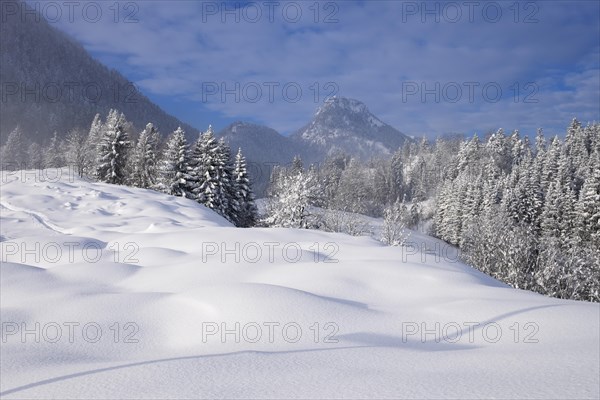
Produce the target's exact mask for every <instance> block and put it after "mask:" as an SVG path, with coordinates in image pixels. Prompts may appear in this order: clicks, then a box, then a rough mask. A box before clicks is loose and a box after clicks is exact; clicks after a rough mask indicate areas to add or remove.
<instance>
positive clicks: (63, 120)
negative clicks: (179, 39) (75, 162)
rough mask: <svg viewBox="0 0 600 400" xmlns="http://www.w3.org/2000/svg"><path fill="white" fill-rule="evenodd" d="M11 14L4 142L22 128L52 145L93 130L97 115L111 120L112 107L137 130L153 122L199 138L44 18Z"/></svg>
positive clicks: (0, 69)
mask: <svg viewBox="0 0 600 400" xmlns="http://www.w3.org/2000/svg"><path fill="white" fill-rule="evenodd" d="M18 6H19V7H25V5H24V4H22V3H19V4H18ZM7 9H8V8H7V7H2V10H3V13H6V15H2V24H1V25H0V36H1V37H2V42H1V43H2V44H1V51H0V83H1V88H2V102H1V104H0V107H1V114H2V118H1V119H0V142H1V143H4V142H5V141H6V138H7V136H8V134H9V133H10V132H11V131H12V130H13V129H14V128H15V127H16V126H17V125H19V126H20V127H21V129H22V131H23V133H24V135H25V136H27V137H28V138H29V139H33V140H35V141H37V142H40V143H46V142H48V141H49V139H50V138H51V136H52V134H53V132H54V131H57V132H58V135H59V136H64V135H66V133H67V131H68V130H69V129H71V128H73V127H83V128H86V129H88V128H89V125H90V121H92V119H93V118H94V115H95V114H96V113H100V114H102V115H106V114H107V113H108V111H109V110H110V109H111V108H118V109H119V110H121V111H122V112H123V113H124V114H125V115H127V117H128V119H129V121H130V122H132V123H133V124H134V126H135V127H136V129H137V130H141V129H143V128H144V126H145V125H146V123H148V122H149V121H152V122H153V123H154V124H155V126H156V127H157V128H158V129H159V130H160V132H162V133H163V135H166V134H168V133H170V132H172V131H173V130H174V129H176V128H177V126H179V125H181V126H182V128H184V129H185V131H186V133H187V134H188V135H189V137H193V138H196V137H197V136H198V131H197V130H195V129H193V128H192V127H190V126H189V125H186V124H183V123H182V122H181V121H179V120H177V119H176V118H175V117H173V116H171V115H168V114H167V113H165V112H164V111H163V110H161V109H160V108H159V107H158V106H157V105H156V104H154V103H152V102H151V101H150V100H149V99H148V98H147V97H145V96H143V95H142V94H141V93H139V92H138V91H137V90H136V89H135V87H134V86H133V84H132V83H131V82H129V81H128V80H127V79H126V78H125V77H124V76H123V75H121V74H120V73H118V72H117V71H114V70H110V69H108V68H107V67H105V66H104V65H102V64H101V63H99V62H98V61H96V60H95V59H94V58H92V57H91V56H90V55H89V54H88V53H87V52H86V50H85V49H84V48H83V47H82V46H81V45H80V44H78V43H77V42H76V41H75V40H73V39H71V38H70V37H68V35H66V34H65V33H63V32H61V31H59V30H58V29H56V28H54V27H53V26H51V25H50V24H49V23H48V22H47V21H45V20H44V19H43V18H42V17H40V18H35V17H32V16H28V17H27V18H21V15H20V14H19V13H17V14H9V13H8V12H6V10H7ZM67 60H68V61H67Z"/></svg>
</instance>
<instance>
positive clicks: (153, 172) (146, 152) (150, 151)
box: [130, 123, 159, 188]
mask: <svg viewBox="0 0 600 400" xmlns="http://www.w3.org/2000/svg"><path fill="white" fill-rule="evenodd" d="M158 141H159V134H158V132H157V131H156V129H155V128H154V125H152V123H148V124H147V125H146V128H145V129H144V130H143V131H142V133H140V137H139V138H138V141H137V144H136V146H135V149H134V151H133V155H132V157H131V160H132V168H131V170H132V176H131V180H130V182H131V184H132V185H133V186H137V187H141V188H150V187H153V186H154V185H156V183H157V168H158V156H157V154H156V151H157V148H158Z"/></svg>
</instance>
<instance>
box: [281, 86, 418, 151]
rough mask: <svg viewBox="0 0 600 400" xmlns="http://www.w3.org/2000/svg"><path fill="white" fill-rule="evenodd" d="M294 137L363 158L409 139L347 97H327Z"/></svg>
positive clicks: (311, 145) (321, 148)
mask: <svg viewBox="0 0 600 400" xmlns="http://www.w3.org/2000/svg"><path fill="white" fill-rule="evenodd" d="M292 139H293V140H294V141H295V142H296V143H301V144H305V145H307V146H308V147H309V148H310V149H311V150H312V151H315V152H319V153H321V154H331V153H333V152H337V151H341V152H344V153H347V154H350V155H352V156H355V157H358V158H362V159H367V158H370V157H373V156H378V155H389V154H391V153H393V152H394V151H395V150H396V149H398V148H399V147H400V146H402V144H404V142H405V141H406V140H410V139H409V138H408V137H407V136H405V135H404V134H402V133H401V132H400V131H398V130H396V129H395V128H392V127H391V126H389V125H388V124H386V123H384V122H382V121H380V120H379V119H378V118H377V117H376V116H375V115H373V114H372V113H371V112H370V111H369V110H368V108H367V106H366V105H365V104H363V103H361V102H360V101H358V100H354V99H348V98H344V97H332V98H330V99H327V100H326V101H325V103H324V104H323V106H321V107H320V108H319V109H318V110H317V111H316V113H315V114H314V117H313V119H312V121H311V122H309V123H308V124H307V125H306V126H304V127H303V128H301V129H300V130H298V131H297V132H296V133H294V134H293V135H292Z"/></svg>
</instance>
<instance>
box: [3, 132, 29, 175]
mask: <svg viewBox="0 0 600 400" xmlns="http://www.w3.org/2000/svg"><path fill="white" fill-rule="evenodd" d="M26 162H27V143H26V140H25V137H24V135H23V132H22V131H21V128H19V127H18V126H17V127H16V128H15V129H14V130H13V131H12V132H11V133H10V134H9V135H8V139H7V140H6V144H5V145H4V147H3V148H2V168H1V169H5V170H11V171H16V170H20V169H24V168H25V167H26Z"/></svg>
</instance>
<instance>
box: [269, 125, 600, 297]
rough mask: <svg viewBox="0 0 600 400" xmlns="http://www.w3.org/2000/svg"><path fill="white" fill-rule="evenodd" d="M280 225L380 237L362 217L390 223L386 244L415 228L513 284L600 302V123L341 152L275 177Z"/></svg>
mask: <svg viewBox="0 0 600 400" xmlns="http://www.w3.org/2000/svg"><path fill="white" fill-rule="evenodd" d="M267 204H268V206H267V217H266V219H265V222H266V223H267V224H269V225H271V226H287V227H296V228H315V229H324V230H329V231H336V232H345V233H349V234H356V235H361V234H365V233H369V230H370V228H369V225H368V223H366V222H364V219H362V220H361V218H360V216H359V215H368V216H372V217H383V218H384V225H383V232H382V237H381V239H382V240H383V241H384V242H386V243H389V244H392V245H401V244H402V243H403V241H404V239H405V237H406V234H405V233H402V228H403V227H409V228H413V229H421V230H424V231H426V232H427V233H429V234H431V235H433V236H436V237H438V238H440V239H442V240H444V241H446V242H448V243H450V244H452V245H456V246H457V247H459V249H460V250H461V254H462V258H463V260H464V261H465V262H467V263H468V264H470V265H472V266H474V267H475V268H477V269H479V270H481V271H483V272H485V273H486V274H489V275H491V276H493V277H495V278H497V279H499V280H501V281H503V282H506V283H508V284H510V285H512V286H513V287H516V288H521V289H527V290H533V291H536V292H539V293H543V294H547V295H550V296H554V297H559V298H567V299H576V300H588V301H600V283H599V282H600V124H597V123H596V124H588V125H587V126H583V125H582V124H581V123H580V122H578V121H577V120H576V119H575V120H573V121H572V123H571V124H570V126H569V127H568V129H567V132H566V136H565V137H564V139H560V138H559V137H558V136H554V137H552V138H551V139H550V140H548V139H546V138H545V136H544V134H543V131H542V130H539V131H538V133H537V136H536V139H535V143H531V141H530V140H529V138H528V137H527V136H521V135H520V133H519V132H518V131H514V132H512V133H510V134H506V133H505V132H504V131H503V130H502V129H500V130H498V131H496V132H493V133H489V134H488V135H486V136H485V137H484V138H480V137H479V136H477V135H475V136H473V137H472V138H469V139H465V138H462V137H460V136H448V137H441V138H438V139H436V140H435V141H433V142H431V141H429V140H427V139H422V140H420V141H418V140H417V141H411V142H409V143H407V144H405V145H404V146H403V147H402V148H400V149H398V150H397V151H396V152H395V153H394V154H393V155H391V157H388V158H379V159H372V160H367V161H359V160H356V159H353V158H352V157H350V156H348V155H345V154H333V155H331V156H329V157H328V158H327V159H326V160H325V161H324V163H323V164H321V165H319V166H317V165H311V166H310V167H309V168H307V169H303V168H302V163H301V160H299V159H298V158H297V159H295V160H294V161H293V162H292V164H291V166H289V167H287V168H284V167H281V168H278V169H276V170H275V171H274V172H273V178H272V183H271V187H270V190H269V201H268V203H267Z"/></svg>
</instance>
